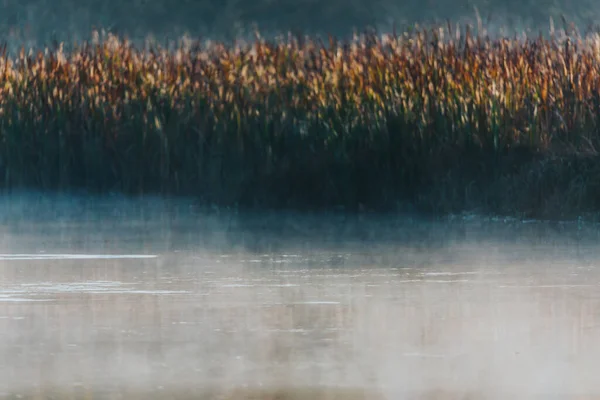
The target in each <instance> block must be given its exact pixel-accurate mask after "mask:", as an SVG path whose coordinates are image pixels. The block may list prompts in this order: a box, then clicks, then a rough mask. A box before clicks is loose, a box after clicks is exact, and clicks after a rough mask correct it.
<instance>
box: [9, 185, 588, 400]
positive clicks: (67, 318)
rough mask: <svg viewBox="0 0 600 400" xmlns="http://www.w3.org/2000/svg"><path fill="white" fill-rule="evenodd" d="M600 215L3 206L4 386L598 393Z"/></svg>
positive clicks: (51, 390)
mask: <svg viewBox="0 0 600 400" xmlns="http://www.w3.org/2000/svg"><path fill="white" fill-rule="evenodd" d="M599 228H600V225H597V224H593V223H590V222H587V223H586V222H584V221H575V222H544V221H520V220H516V219H502V218H489V217H477V216H455V217H448V218H438V219H433V218H429V219H426V218H420V217H416V216H407V215H395V216H391V215H387V216H382V215H379V216H377V215H370V214H363V215H359V216H356V215H355V216H351V215H344V214H342V213H335V214H294V213H282V212H280V213H268V214H261V213H235V212H228V211H222V210H221V211H216V210H202V209H200V208H198V207H196V206H195V205H194V204H193V202H192V201H189V202H188V201H177V202H176V201H166V200H158V199H137V200H125V199H121V198H104V199H95V200H91V199H88V198H85V197H57V196H55V197H48V196H40V195H28V196H19V197H16V196H13V197H4V198H2V199H0V229H1V234H0V253H1V255H0V360H1V363H0V397H3V398H32V399H33V398H35V399H42V398H50V396H53V397H52V398H61V399H62V398H69V399H79V398H81V399H131V398H136V399H138V398H139V399H152V398H186V399H187V398H190V399H191V398H199V399H203V398H206V399H212V398H214V399H280V400H282V399H359V398H360V399H421V398H424V399H462V398H470V399H487V398H490V399H506V398H512V399H517V398H518V399H520V398H523V399H525V398H528V399H529V398H540V399H548V398H557V399H559V398H560V399H567V398H594V397H595V396H600V383H599V381H598V379H597V373H596V372H597V371H598V370H599V368H600V290H599V289H600V259H599V257H598V254H599V250H600V247H599V245H598V243H599V241H598V239H599V236H600V235H599V232H600V229H599Z"/></svg>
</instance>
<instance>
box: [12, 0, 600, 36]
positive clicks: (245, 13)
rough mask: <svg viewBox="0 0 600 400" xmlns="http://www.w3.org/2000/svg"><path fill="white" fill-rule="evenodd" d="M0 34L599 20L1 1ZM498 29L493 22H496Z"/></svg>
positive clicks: (501, 11)
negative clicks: (95, 29)
mask: <svg viewBox="0 0 600 400" xmlns="http://www.w3.org/2000/svg"><path fill="white" fill-rule="evenodd" d="M0 10H1V12H0V34H2V35H3V36H4V37H10V38H11V40H27V41H29V42H38V43H40V42H42V43H43V42H47V41H48V40H49V39H52V38H56V39H57V40H59V41H71V40H72V39H73V38H74V37H87V36H88V35H89V32H90V31H91V29H93V27H95V28H97V29H108V30H110V31H112V32H113V33H116V34H119V35H125V34H126V35H128V36H129V37H130V38H132V39H133V38H144V37H145V36H146V35H148V34H153V35H155V36H156V37H158V38H164V37H167V36H169V35H171V36H172V37H177V36H180V35H182V34H184V33H186V32H187V33H189V34H190V35H191V36H193V37H197V36H198V35H210V36H211V37H213V38H224V37H231V36H232V35H240V34H244V33H246V32H248V30H249V31H250V33H251V32H252V30H253V26H254V25H255V24H256V25H257V26H258V27H259V28H260V31H261V32H262V33H263V34H265V35H267V34H269V33H272V32H280V33H281V32H283V33H285V32H287V31H290V30H291V31H300V32H302V33H306V34H315V33H321V34H327V33H331V34H334V35H336V36H338V37H339V36H345V35H348V34H350V33H352V31H353V29H354V28H359V29H362V28H363V27H365V26H371V27H374V28H378V29H379V30H386V29H387V28H390V27H391V23H392V21H394V22H395V23H396V24H398V27H399V28H401V29H402V28H404V27H406V26H412V25H413V24H415V23H425V24H430V23H432V22H435V21H437V22H445V21H446V20H447V19H449V20H451V21H453V22H466V21H467V20H470V21H472V22H473V21H475V18H476V10H477V12H479V14H480V16H481V18H482V19H483V20H484V22H485V21H487V22H488V24H487V25H488V29H492V28H494V27H504V28H508V29H509V30H513V31H515V30H516V31H518V32H521V31H523V30H525V29H527V28H531V29H532V30H533V31H534V32H536V31H537V30H538V29H543V30H544V31H546V30H547V29H548V26H549V19H550V18H553V19H554V20H555V21H556V22H557V23H559V22H560V21H561V17H562V16H564V17H565V18H566V19H567V20H568V21H572V22H574V23H575V24H576V25H577V26H578V27H579V28H582V29H583V28H586V27H587V26H588V25H594V24H596V23H597V21H598V20H600V18H599V17H600V5H599V4H598V2H597V1H595V0H501V1H500V0H401V1H400V0H369V1H366V0H128V1H118V0H4V1H2V2H0ZM492 30H493V29H492Z"/></svg>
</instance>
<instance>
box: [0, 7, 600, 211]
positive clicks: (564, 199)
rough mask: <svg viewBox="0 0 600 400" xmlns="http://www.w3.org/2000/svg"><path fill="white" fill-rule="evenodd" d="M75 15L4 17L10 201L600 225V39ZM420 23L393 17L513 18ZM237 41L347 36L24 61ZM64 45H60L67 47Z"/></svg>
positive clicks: (261, 14) (94, 10)
mask: <svg viewBox="0 0 600 400" xmlns="http://www.w3.org/2000/svg"><path fill="white" fill-rule="evenodd" d="M57 2H58V3H61V4H58V3H52V6H51V7H50V6H49V3H48V4H46V2H44V1H42V0H28V1H26V0H23V1H21V2H18V3H17V2H15V3H11V4H8V3H5V7H4V10H5V11H6V14H3V17H2V18H4V23H3V24H1V26H0V29H3V30H4V32H5V33H6V34H7V35H8V36H7V37H8V38H10V39H11V40H12V39H14V41H12V42H7V44H8V46H6V47H5V51H4V52H3V54H4V55H3V57H2V58H1V60H0V186H1V187H3V188H5V189H13V188H23V187H25V188H37V189H47V190H67V191H71V190H85V191H90V192H101V193H104V192H113V191H119V192H124V193H128V194H147V193H169V194H174V195H193V196H197V197H198V198H199V199H201V200H202V201H204V202H206V203H211V204H220V205H227V206H250V207H254V206H256V207H263V208H269V207H293V208H336V207H343V208H345V209H394V208H397V207H409V208H410V209H415V208H416V209H418V210H421V211H426V212H440V213H446V212H457V211H461V210H479V211H485V212H494V213H501V214H522V215H527V216H534V217H561V216H570V215H573V214H578V213H581V212H588V211H589V212H595V211H598V209H600V163H598V156H597V152H596V149H597V148H598V145H599V138H600V108H599V107H600V93H599V89H600V50H599V49H600V37H599V36H598V35H597V34H594V33H589V34H587V35H584V37H581V36H578V34H577V33H576V32H575V31H572V30H571V29H572V25H571V26H570V25H568V24H566V23H561V24H559V23H558V22H557V23H556V25H557V30H556V32H555V33H554V35H550V36H548V35H546V37H545V38H543V37H537V36H535V35H530V36H529V37H528V38H525V37H524V36H519V37H518V38H517V37H512V36H511V37H502V36H497V35H491V36H487V35H486V34H485V33H484V31H483V30H481V29H478V30H477V32H478V33H471V32H472V31H470V30H469V27H468V26H466V29H464V28H465V26H463V29H461V30H456V28H455V26H454V25H453V24H448V25H444V27H443V28H439V27H436V28H427V29H417V30H411V31H410V32H409V33H402V34H398V35H388V36H384V37H383V38H382V36H375V35H372V34H370V33H365V34H362V35H361V36H360V37H357V38H355V39H353V40H351V39H343V37H344V36H343V35H345V34H347V33H349V32H350V31H351V27H352V26H359V25H363V26H366V25H369V24H370V25H372V26H376V25H377V21H380V20H381V18H380V16H379V15H378V14H377V12H380V11H381V10H383V9H385V7H388V8H389V7H391V6H392V5H390V4H387V3H386V4H383V3H381V4H379V3H378V2H377V1H373V2H362V1H361V2H356V4H354V3H353V1H350V2H345V3H344V5H343V6H342V5H341V4H338V5H336V4H334V3H323V2H314V4H313V3H310V4H309V2H304V3H302V4H299V3H297V2H294V3H292V2H289V3H286V1H277V2H273V3H272V4H271V3H269V2H266V1H265V2H260V3H250V2H248V3H246V2H234V1H233V0H230V1H228V2H225V3H218V2H207V1H200V2H191V1H190V2H186V1H183V0H181V1H180V2H177V1H171V2H168V3H167V2H166V1H165V2H162V1H158V0H157V1H153V2H143V1H140V2H122V3H118V2H115V3H114V4H113V3H112V2H106V1H104V2H99V1H98V2H94V1H89V2H87V3H81V2H79V3H78V2H70V1H69V0H57ZM63 3H64V4H63ZM413 3H414V4H411V2H404V3H402V4H400V5H394V7H396V8H394V10H395V11H394V13H399V14H402V15H404V19H403V21H407V20H413V21H414V20H427V19H428V18H429V19H431V18H435V17H441V15H439V14H443V13H445V12H447V14H446V16H449V17H456V16H459V14H460V13H462V10H463V9H464V10H465V14H467V11H469V10H468V8H469V7H471V6H473V5H475V6H477V8H478V9H479V10H480V11H483V10H486V9H487V10H490V11H492V12H493V11H494V10H496V8H495V5H494V3H490V2H484V1H481V2H478V3H477V4H471V3H470V4H465V5H460V4H458V5H457V3H455V2H452V3H449V2H448V4H443V3H444V2H442V1H441V0H438V1H437V3H436V2H434V1H431V2H430V3H431V4H432V7H431V8H430V10H431V12H419V11H418V10H419V9H418V7H417V3H416V2H413ZM583 3H584V2H583V1H580V2H579V3H577V6H576V7H571V8H570V9H571V10H572V11H573V13H575V14H577V15H576V18H577V20H578V21H583V20H585V18H588V17H589V15H592V14H593V12H594V9H593V7H591V5H590V8H586V7H584V4H583ZM224 4H225V5H224ZM419 4H421V6H422V2H420V3H419ZM502 4H505V5H506V7H507V9H510V8H511V7H513V8H516V7H517V6H520V7H522V10H524V12H522V13H521V16H522V15H528V16H529V17H531V20H532V21H534V22H535V23H534V25H533V26H536V25H535V24H537V23H540V24H541V21H542V20H543V19H544V18H547V17H548V15H551V14H552V15H555V16H558V15H560V12H559V11H560V10H561V9H563V8H564V7H563V6H564V5H563V4H562V3H560V2H548V4H547V5H546V6H543V7H542V6H540V2H539V1H538V2H536V5H535V7H534V6H533V3H531V4H530V3H529V2H527V1H524V2H523V1H521V2H519V3H518V5H517V3H516V2H510V1H509V2H506V3H502ZM300 6H301V7H300ZM467 6H468V7H467ZM223 7H226V8H227V7H229V11H231V12H232V13H233V14H227V12H226V11H219V10H221V8H223ZM285 7H288V8H287V10H288V11H285V10H286V8H285ZM471 8H472V7H471ZM167 9H168V10H169V12H166V13H165V10H167ZM55 10H60V13H61V15H60V16H59V15H58V14H56V15H55V14H54V12H55ZM64 10H67V12H66V14H64ZM336 10H337V13H336ZM340 10H343V11H341V12H340ZM375 10H379V11H377V12H375ZM428 10H429V8H428ZM536 10H537V11H536ZM581 10H583V11H581ZM505 11H506V10H505ZM508 11H510V10H508ZM508 11H507V12H503V13H502V14H501V15H509V14H510V13H509V12H508ZM453 12H454V14H453ZM86 13H87V14H86ZM435 13H438V14H435ZM507 13H508V14H507ZM548 13H549V14H548ZM590 13H592V14H590ZM392 14H393V13H391V12H390V13H388V15H392ZM11 15H12V16H11ZM71 15H73V16H79V18H71V17H70V16H71ZM394 15H396V14H394ZM82 16H83V17H82ZM275 17H276V18H275ZM60 18H62V20H63V21H65V22H64V23H63V24H62V25H61V24H60V23H59V22H60ZM219 18H221V19H219ZM261 18H262V19H261ZM165 21H171V22H168V23H167V22H165ZM210 21H212V23H213V24H212V25H211V24H210V23H209V22H210ZM219 21H221V22H219ZM232 21H241V22H240V23H241V25H240V26H244V24H247V23H250V22H252V21H254V22H257V23H259V25H262V26H266V27H267V28H268V29H270V30H271V31H278V30H285V29H286V26H287V27H298V28H299V29H300V28H303V27H306V29H302V32H303V33H304V32H323V29H322V28H323V27H324V26H327V27H328V28H327V29H328V30H329V31H334V32H335V31H337V32H338V33H339V34H340V35H341V36H339V37H340V39H333V38H330V39H329V40H325V42H324V43H323V42H322V41H320V39H317V38H314V37H313V39H308V38H306V37H300V36H295V35H293V34H289V35H284V36H283V37H280V38H279V39H274V38H273V39H269V40H265V39H260V38H257V39H253V40H250V41H246V42H243V43H242V42H238V43H236V44H219V43H214V42H213V43H212V44H211V43H206V42H204V41H197V42H196V41H192V42H190V41H179V42H178V45H177V48H173V47H170V49H169V50H166V49H165V48H164V47H161V46H160V45H158V44H157V43H156V42H153V43H149V42H147V43H146V44H145V45H143V43H140V42H136V45H132V44H131V43H129V42H127V41H126V40H124V39H123V36H113V35H108V36H105V37H104V38H103V39H102V38H101V39H100V40H94V41H92V42H91V43H90V42H84V43H82V42H80V44H78V45H76V47H75V48H73V49H68V50H63V49H62V45H58V44H55V46H54V47H53V48H51V49H50V50H47V49H46V50H41V51H39V52H38V51H37V50H30V51H25V50H23V51H21V52H20V54H17V53H15V52H14V51H10V50H11V44H13V43H15V41H16V42H19V40H24V39H31V41H30V42H27V43H29V45H30V46H34V45H35V43H38V44H39V41H40V40H42V39H43V40H46V41H47V40H48V39H49V37H54V38H60V37H61V35H67V34H72V35H75V36H76V34H74V32H80V31H81V29H85V28H86V27H88V28H89V27H90V26H91V25H93V24H98V26H109V27H112V30H114V31H117V32H122V33H123V34H125V35H130V36H132V37H134V38H135V37H138V38H139V37H140V35H142V34H148V33H153V34H155V35H163V34H164V35H168V34H175V33H184V32H192V33H194V34H201V33H207V32H208V33H209V32H210V31H211V30H212V31H214V30H219V29H220V27H219V26H218V23H223V24H224V25H223V26H225V25H227V26H232ZM205 22H206V24H205ZM334 22H335V23H334ZM481 23H482V21H481V20H479V21H477V20H476V21H475V25H476V27H477V25H479V28H481ZM78 24H79V25H78ZM559 25H560V27H562V28H564V30H559V29H558V28H559ZM52 26H54V27H58V26H62V30H55V31H54V33H53V34H52V35H49V34H48V32H51V31H52V29H51V27H52ZM221 32H225V30H222V31H221ZM234 33H235V32H234ZM238 33H239V32H238ZM27 35H29V36H27ZM70 43H71V44H72V43H73V42H70ZM68 44H69V43H68ZM171 44H172V43H171Z"/></svg>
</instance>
